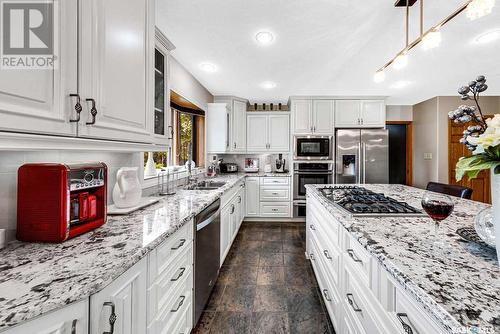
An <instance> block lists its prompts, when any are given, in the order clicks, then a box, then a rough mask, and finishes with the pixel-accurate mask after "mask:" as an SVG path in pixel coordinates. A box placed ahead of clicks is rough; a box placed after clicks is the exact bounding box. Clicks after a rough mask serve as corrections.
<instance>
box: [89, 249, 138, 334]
mask: <svg viewBox="0 0 500 334" xmlns="http://www.w3.org/2000/svg"><path fill="white" fill-rule="evenodd" d="M146 295H147V258H143V259H142V260H140V261H139V262H138V263H136V264H135V265H134V266H133V267H132V268H130V269H129V270H127V271H126V272H125V273H123V274H122V275H121V276H119V277H118V278H117V279H116V280H114V281H113V282H112V283H111V284H110V285H108V286H107V287H105V288H104V289H103V290H101V291H100V292H98V293H96V294H94V295H92V296H90V334H101V333H103V332H105V331H110V317H111V316H112V314H113V312H114V314H115V316H116V322H115V323H114V333H115V334H134V333H146V316H147V315H146V303H147V302H146Z"/></svg>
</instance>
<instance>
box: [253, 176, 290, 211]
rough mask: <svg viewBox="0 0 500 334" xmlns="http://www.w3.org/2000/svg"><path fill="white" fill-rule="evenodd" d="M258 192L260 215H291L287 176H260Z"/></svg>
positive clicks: (288, 179)
mask: <svg viewBox="0 0 500 334" xmlns="http://www.w3.org/2000/svg"><path fill="white" fill-rule="evenodd" d="M259 194H260V196H259V197H260V198H259V200H260V208H259V212H260V213H259V216H260V217H269V218H273V217H274V218H289V217H291V215H292V207H291V201H290V198H291V190H290V178H289V177H267V176H265V177H262V179H261V180H260V190H259Z"/></svg>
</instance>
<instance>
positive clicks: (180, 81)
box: [170, 51, 214, 111]
mask: <svg viewBox="0 0 500 334" xmlns="http://www.w3.org/2000/svg"><path fill="white" fill-rule="evenodd" d="M174 52H175V51H174ZM170 89H172V90H173V91H174V92H176V93H177V94H179V95H181V96H182V97H183V98H185V99H186V100H188V101H190V102H191V103H193V104H195V105H196V106H197V107H199V108H201V109H203V110H205V111H206V110H207V103H212V102H213V101H214V97H213V95H212V94H211V93H210V92H209V91H208V90H207V89H206V88H205V87H204V86H203V85H202V84H201V83H200V82H199V81H198V80H196V78H195V77H194V76H193V75H192V74H191V73H189V72H188V70H186V68H184V66H182V65H181V64H180V63H179V62H178V61H177V60H176V59H175V58H174V57H170Z"/></svg>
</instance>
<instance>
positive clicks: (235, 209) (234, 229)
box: [229, 196, 240, 248]
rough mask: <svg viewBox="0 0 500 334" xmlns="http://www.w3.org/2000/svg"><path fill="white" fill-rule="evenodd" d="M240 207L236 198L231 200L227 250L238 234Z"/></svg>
mask: <svg viewBox="0 0 500 334" xmlns="http://www.w3.org/2000/svg"><path fill="white" fill-rule="evenodd" d="M239 208H240V205H239V204H238V196H236V197H235V198H234V199H233V203H232V205H231V237H230V239H229V248H230V247H231V245H232V244H233V240H234V237H236V234H238V228H239V225H240V209H239Z"/></svg>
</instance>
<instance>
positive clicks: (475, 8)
mask: <svg viewBox="0 0 500 334" xmlns="http://www.w3.org/2000/svg"><path fill="white" fill-rule="evenodd" d="M493 7H495V0H473V1H472V2H471V3H469V5H468V6H467V11H466V15H467V17H468V18H469V19H470V20H475V19H478V18H480V17H483V16H485V15H488V14H490V13H491V11H492V10H493Z"/></svg>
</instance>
